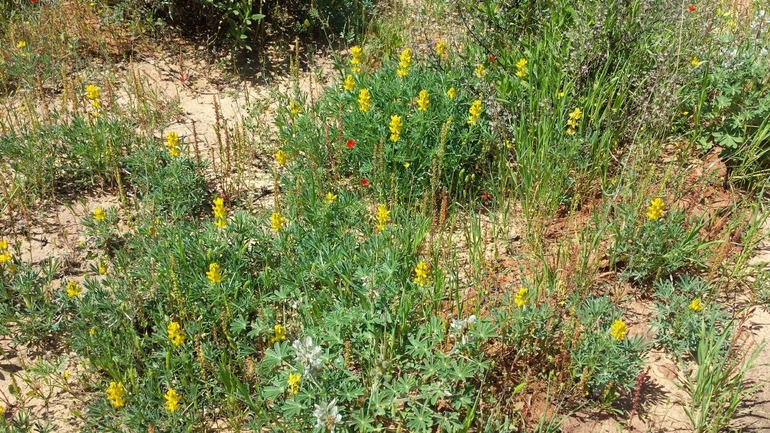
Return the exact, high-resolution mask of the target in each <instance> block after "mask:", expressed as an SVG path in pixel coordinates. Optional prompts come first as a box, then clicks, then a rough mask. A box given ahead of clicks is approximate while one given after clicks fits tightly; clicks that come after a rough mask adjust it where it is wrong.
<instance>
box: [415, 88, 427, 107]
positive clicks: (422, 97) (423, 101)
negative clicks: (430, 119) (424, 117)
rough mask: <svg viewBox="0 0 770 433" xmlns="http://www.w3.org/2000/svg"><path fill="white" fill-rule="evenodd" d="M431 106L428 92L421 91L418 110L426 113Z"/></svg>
mask: <svg viewBox="0 0 770 433" xmlns="http://www.w3.org/2000/svg"><path fill="white" fill-rule="evenodd" d="M428 105H430V96H429V95H428V91H427V90H420V96H418V97H417V110H418V111H425V110H427V109H428Z"/></svg>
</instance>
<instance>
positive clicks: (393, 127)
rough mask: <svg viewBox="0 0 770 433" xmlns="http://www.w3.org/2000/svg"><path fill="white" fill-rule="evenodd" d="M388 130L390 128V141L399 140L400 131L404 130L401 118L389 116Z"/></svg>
mask: <svg viewBox="0 0 770 433" xmlns="http://www.w3.org/2000/svg"><path fill="white" fill-rule="evenodd" d="M388 128H390V141H392V142H396V141H398V139H399V138H401V130H402V129H403V128H404V124H403V123H401V116H397V115H395V114H394V115H392V116H390V125H389V126H388Z"/></svg>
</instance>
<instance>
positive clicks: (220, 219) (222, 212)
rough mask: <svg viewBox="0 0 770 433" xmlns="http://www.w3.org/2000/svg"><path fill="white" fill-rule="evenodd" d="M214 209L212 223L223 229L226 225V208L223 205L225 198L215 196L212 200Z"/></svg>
mask: <svg viewBox="0 0 770 433" xmlns="http://www.w3.org/2000/svg"><path fill="white" fill-rule="evenodd" d="M213 204H214V206H213V210H214V225H215V226H217V227H219V228H220V229H223V228H225V227H227V208H226V207H225V200H224V199H223V198H222V197H217V198H215V199H214V201H213Z"/></svg>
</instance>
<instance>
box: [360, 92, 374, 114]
mask: <svg viewBox="0 0 770 433" xmlns="http://www.w3.org/2000/svg"><path fill="white" fill-rule="evenodd" d="M370 108H372V95H371V94H370V93H369V89H361V91H360V92H358V109H359V110H361V111H364V112H366V111H369V109H370Z"/></svg>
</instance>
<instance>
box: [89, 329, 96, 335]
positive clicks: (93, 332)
mask: <svg viewBox="0 0 770 433" xmlns="http://www.w3.org/2000/svg"><path fill="white" fill-rule="evenodd" d="M88 335H90V336H92V337H93V336H94V335H96V328H91V329H89V330H88Z"/></svg>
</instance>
